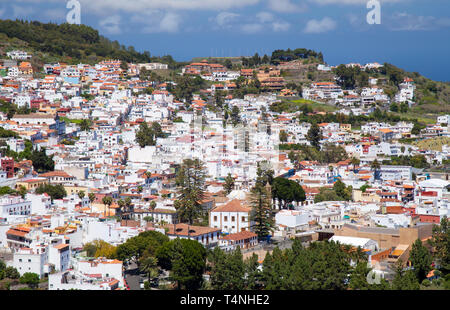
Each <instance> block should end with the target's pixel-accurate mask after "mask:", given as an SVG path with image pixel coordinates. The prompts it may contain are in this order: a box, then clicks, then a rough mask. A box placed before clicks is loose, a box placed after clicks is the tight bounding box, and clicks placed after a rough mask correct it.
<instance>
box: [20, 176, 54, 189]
mask: <svg viewBox="0 0 450 310" xmlns="http://www.w3.org/2000/svg"><path fill="white" fill-rule="evenodd" d="M45 184H48V181H47V179H46V178H34V179H28V180H22V181H18V182H17V183H16V189H18V188H20V186H23V187H25V188H26V189H27V191H28V190H34V189H36V188H38V187H39V186H41V185H45Z"/></svg>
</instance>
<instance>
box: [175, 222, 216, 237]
mask: <svg viewBox="0 0 450 310" xmlns="http://www.w3.org/2000/svg"><path fill="white" fill-rule="evenodd" d="M166 227H167V228H168V229H169V231H168V232H167V234H168V235H177V236H188V235H189V236H192V237H196V236H200V235H204V234H208V233H212V232H218V231H220V228H211V227H204V226H192V225H188V224H176V225H174V224H169V225H167V226H166ZM175 229H176V230H175ZM188 230H189V232H188Z"/></svg>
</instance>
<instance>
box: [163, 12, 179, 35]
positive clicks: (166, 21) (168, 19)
mask: <svg viewBox="0 0 450 310" xmlns="http://www.w3.org/2000/svg"><path fill="white" fill-rule="evenodd" d="M180 21H181V19H180V17H179V16H178V15H177V14H175V13H171V12H169V13H167V14H166V15H165V16H164V17H163V19H162V20H161V23H160V24H159V28H160V32H178V27H179V25H180Z"/></svg>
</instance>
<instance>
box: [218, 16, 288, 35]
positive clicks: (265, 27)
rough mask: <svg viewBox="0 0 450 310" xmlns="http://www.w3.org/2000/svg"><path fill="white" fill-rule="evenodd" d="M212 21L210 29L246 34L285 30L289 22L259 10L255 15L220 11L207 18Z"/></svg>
mask: <svg viewBox="0 0 450 310" xmlns="http://www.w3.org/2000/svg"><path fill="white" fill-rule="evenodd" d="M209 21H210V22H212V23H214V24H215V26H213V27H212V29H215V30H217V29H228V30H234V31H240V32H243V33H246V34H254V33H259V32H263V31H274V32H280V31H287V30H288V29H289V28H290V24H289V23H288V22H286V21H283V20H280V19H278V18H277V17H276V16H274V15H273V14H272V13H270V12H259V13H257V14H255V15H245V16H243V15H240V14H236V13H231V12H220V13H219V14H217V16H215V17H211V18H209Z"/></svg>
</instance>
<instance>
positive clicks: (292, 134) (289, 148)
mask: <svg viewBox="0 0 450 310" xmlns="http://www.w3.org/2000/svg"><path fill="white" fill-rule="evenodd" d="M32 59H33V55H31V54H29V53H27V52H25V51H20V50H14V51H10V52H8V53H7V57H5V59H2V60H0V103H1V107H0V108H1V109H0V127H1V128H0V148H1V158H0V166H1V168H0V195H1V196H0V260H1V261H3V262H4V269H5V270H8V274H9V275H10V277H11V278H12V279H14V278H15V279H25V280H23V281H16V282H15V283H13V284H12V286H11V287H14V286H16V287H20V286H21V285H22V286H25V285H26V284H29V283H33V285H32V286H33V287H39V288H43V289H48V290H70V289H80V290H127V289H132V290H133V289H152V288H158V287H159V288H163V289H171V288H173V287H174V286H175V285H176V281H173V280H172V279H173V278H172V277H173V276H174V274H176V272H175V270H176V269H175V268H176V264H177V262H176V261H174V260H173V257H172V260H170V259H168V261H169V262H167V258H166V260H164V263H161V262H162V261H163V259H162V258H161V257H163V256H160V255H163V254H164V253H163V254H161V253H162V252H161V251H163V250H161V249H158V251H153V250H149V249H140V248H139V246H140V245H139V243H138V241H137V240H147V239H146V238H149V239H152V238H153V239H152V242H155V243H161V244H162V243H163V241H162V240H166V239H164V238H167V240H166V241H164V242H167V243H168V244H170V242H175V240H179V239H188V240H193V241H195V242H196V243H198V244H199V245H200V246H201V247H202V248H204V249H205V251H211V253H216V252H215V251H218V249H220V250H222V252H220V253H225V254H221V255H233V254H229V253H234V252H235V251H236V249H239V251H240V252H239V253H241V254H242V256H243V258H244V259H255V262H256V263H255V264H256V266H257V269H258V270H261V272H264V271H263V269H264V268H265V267H264V266H266V264H267V262H266V261H265V259H266V260H267V258H266V257H268V256H270V255H271V254H270V253H272V254H273V257H275V255H276V253H277V251H280V249H281V250H285V249H292V250H293V251H295V249H297V246H298V245H299V244H300V245H301V246H302V247H304V248H308V247H309V246H310V245H311V244H313V243H315V242H317V241H324V240H328V241H329V242H332V241H334V242H335V243H336V244H340V245H344V246H345V248H346V249H358V251H362V252H363V253H364V255H365V257H366V258H365V259H366V260H367V262H368V264H369V266H370V268H371V269H372V271H373V272H375V273H376V274H377V275H380V276H381V277H382V278H383V279H385V280H386V281H392V279H394V277H395V272H394V271H393V270H395V268H394V267H393V266H397V264H398V263H399V262H400V264H401V263H403V266H404V268H405V270H409V269H411V267H414V260H412V259H411V258H410V254H411V253H413V252H414V251H416V249H415V248H416V247H418V246H420V247H425V248H427V249H428V250H429V251H430V253H431V252H433V248H434V247H433V246H432V245H431V244H430V243H429V242H428V240H434V236H435V229H433V227H435V226H437V225H441V226H442V223H446V222H447V218H448V217H449V216H450V211H449V210H450V181H449V172H450V171H449V167H450V115H440V116H438V117H436V119H435V121H434V123H429V124H426V125H425V126H421V125H420V124H419V123H418V122H416V121H414V120H412V119H407V118H402V117H401V114H400V117H398V116H397V118H395V117H391V114H390V113H391V112H401V111H402V109H404V110H405V111H406V110H407V109H409V108H411V107H412V106H414V105H415V104H416V101H415V100H416V96H415V90H416V85H415V81H414V79H413V78H412V77H408V76H407V77H404V78H403V79H402V80H401V81H399V83H398V89H399V90H398V92H396V93H391V94H388V93H386V92H385V91H384V90H383V89H384V88H383V85H384V84H385V83H387V81H386V79H385V78H383V77H380V76H377V77H375V76H372V75H371V74H372V71H370V70H378V69H380V68H382V67H383V65H380V64H378V63H368V64H365V65H361V64H347V65H344V67H345V68H349V69H352V68H357V70H359V71H361V72H368V73H367V75H368V85H366V86H361V87H360V86H359V85H358V86H354V87H353V88H351V89H350V88H349V87H344V86H342V83H341V82H342V81H343V79H344V78H343V77H342V76H343V75H335V74H333V72H336V71H335V70H336V69H337V67H331V66H328V65H327V64H319V65H317V66H315V65H314V66H313V67H314V68H313V69H314V70H315V71H314V72H316V73H315V74H327V75H330V76H331V78H330V79H329V80H328V81H313V82H310V83H308V84H306V85H305V84H304V85H302V87H301V89H300V87H290V84H292V82H291V81H289V80H288V79H287V77H286V74H284V72H286V70H287V71H289V70H294V71H295V70H300V69H299V68H302V66H303V63H302V62H301V61H299V60H291V61H282V62H280V63H279V64H276V65H275V64H261V65H256V66H254V67H250V68H249V67H245V66H242V67H241V68H237V67H236V66H234V65H230V66H227V65H225V64H223V63H214V62H212V61H211V60H208V59H204V60H200V61H198V62H192V63H189V64H188V65H186V66H184V67H183V68H182V70H181V72H178V73H176V76H175V77H174V75H170V76H169V75H168V76H169V78H165V79H161V78H160V77H161V75H163V74H164V72H168V71H170V69H169V67H168V65H167V64H163V63H126V62H123V61H120V60H104V61H101V62H99V63H97V64H95V65H90V64H82V63H80V64H77V65H69V64H65V63H46V64H44V66H43V68H42V70H41V71H39V72H35V70H36V67H35V66H34V65H32ZM344 67H341V68H342V70H345V69H344ZM339 70H340V69H339ZM355 70H356V69H355ZM359 71H358V72H359ZM340 79H341V80H340ZM192 81H194V82H192ZM190 83H198V84H195V86H197V85H200V86H199V87H198V89H194V91H189V90H190V89H189V87H191V86H192V85H193V84H190ZM192 87H194V86H192ZM252 87H253V88H258V89H264V92H258V93H256V92H255V93H253V92H252V89H253V88H252ZM243 89H245V90H246V93H243V94H242V96H238V95H236V94H238V93H239V91H242V90H243ZM247 90H248V92H247ZM184 92H189V93H188V94H185V93H184ZM396 115H397V114H396ZM427 143H428V144H427ZM429 145H431V146H429ZM435 146H436V147H435ZM417 240H419V245H417ZM132 242H136V246H135V248H139V251H138V253H134V252H133V253H134V254H127V253H128V252H127V251H128V250H129V251H131V250H130V249H128V248H126V247H127V246H129V245H130V244H132ZM133 244H134V243H133ZM333 244H334V243H333ZM311 247H312V246H311ZM312 248H313V247H312ZM166 250H167V251H169V250H168V249H166ZM135 251H136V250H135ZM186 251H187V250H186ZM202 251H203V250H202ZM350 251H351V250H350ZM155 253H156V254H155ZM167 255H168V254H167ZM446 255H447V256H448V253H446ZM169 256H170V255H169ZM219 256H220V255H219V254H217V257H219ZM155 257H156V258H157V261H155V259H156V258H155ZM208 259H209V258H208ZM217 259H218V258H217ZM436 262H437V261H433V264H432V265H431V264H429V266H427V268H425V272H426V274H425V275H424V276H423V278H422V279H420V283H421V284H422V283H427V282H423V281H424V280H427V281H428V283H435V282H433V281H435V280H436V281H437V280H438V279H439V278H440V275H439V272H435V271H437V270H438V269H439V268H440V266H439V265H438V264H437V263H436ZM352 263H354V262H353V261H352ZM168 265H170V266H168ZM135 269H136V270H139V272H138V275H135V274H134V273H131V272H130V270H135ZM416 269H417V267H416ZM255 270H256V269H255ZM33 277H34V278H33ZM200 277H201V279H203V282H205V283H210V284H209V285H212V286H211V287H213V288H216V287H218V286H214V285H216V284H215V283H218V282H217V281H218V280H217V274H216V273H215V272H214V270H213V271H205V272H202V274H201V275H200ZM4 278H8V275H7V274H6V271H5V276H4ZM29 278H32V279H31V280H29V281H28V282H27V279H29ZM33 279H34V280H33ZM0 280H1V279H0ZM33 281H34V282H33ZM19 282H20V283H19ZM0 283H3V282H0ZM24 283H25V284H24ZM351 283H353V282H351ZM29 285H31V284H29ZM204 285H205V284H204ZM186 287H188V288H189V286H186ZM194 287H195V286H194ZM266 287H268V286H266ZM202 288H204V286H203V287H202ZM276 288H277V287H275V289H276Z"/></svg>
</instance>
